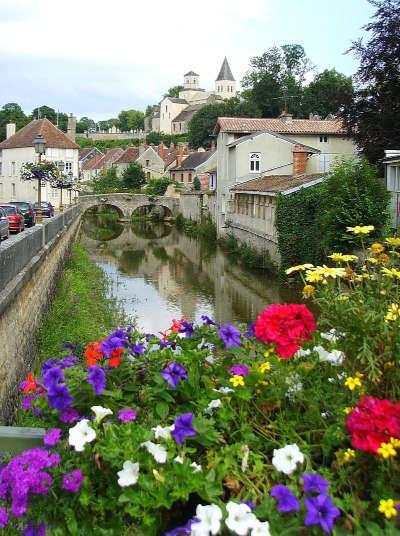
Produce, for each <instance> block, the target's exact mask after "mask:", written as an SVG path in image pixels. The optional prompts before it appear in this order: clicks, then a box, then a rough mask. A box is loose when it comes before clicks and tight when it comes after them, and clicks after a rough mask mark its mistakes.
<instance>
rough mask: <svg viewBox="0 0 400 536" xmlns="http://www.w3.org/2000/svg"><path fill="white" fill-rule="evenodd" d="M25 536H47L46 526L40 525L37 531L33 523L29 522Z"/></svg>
mask: <svg viewBox="0 0 400 536" xmlns="http://www.w3.org/2000/svg"><path fill="white" fill-rule="evenodd" d="M23 536H46V525H45V524H44V523H40V525H39V526H38V528H37V530H36V529H35V525H34V524H33V522H32V521H29V522H28V524H27V525H26V527H25V529H24V533H23Z"/></svg>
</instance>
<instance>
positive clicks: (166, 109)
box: [165, 105, 168, 113]
mask: <svg viewBox="0 0 400 536" xmlns="http://www.w3.org/2000/svg"><path fill="white" fill-rule="evenodd" d="M167 112H168V106H167V105H165V113H167Z"/></svg>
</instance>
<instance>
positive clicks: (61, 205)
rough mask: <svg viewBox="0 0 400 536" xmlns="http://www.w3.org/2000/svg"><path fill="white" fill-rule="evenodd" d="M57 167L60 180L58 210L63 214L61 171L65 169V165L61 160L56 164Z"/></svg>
mask: <svg viewBox="0 0 400 536" xmlns="http://www.w3.org/2000/svg"><path fill="white" fill-rule="evenodd" d="M57 167H58V169H59V170H60V173H61V180H60V185H61V186H60V188H61V197H60V206H59V209H60V212H63V210H64V207H63V202H62V190H63V171H64V168H65V164H64V162H63V161H62V160H60V161H59V162H57Z"/></svg>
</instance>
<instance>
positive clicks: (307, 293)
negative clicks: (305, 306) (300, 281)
mask: <svg viewBox="0 0 400 536" xmlns="http://www.w3.org/2000/svg"><path fill="white" fill-rule="evenodd" d="M314 290H315V287H313V286H312V285H305V286H304V288H303V298H306V299H307V298H311V296H312V295H313V294H314Z"/></svg>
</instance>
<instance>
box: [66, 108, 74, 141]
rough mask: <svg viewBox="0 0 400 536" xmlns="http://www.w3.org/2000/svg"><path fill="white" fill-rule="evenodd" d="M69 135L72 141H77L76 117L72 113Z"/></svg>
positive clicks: (68, 126)
mask: <svg viewBox="0 0 400 536" xmlns="http://www.w3.org/2000/svg"><path fill="white" fill-rule="evenodd" d="M67 136H68V138H70V139H71V140H72V141H75V137H76V117H75V116H74V115H72V114H69V116H68V125H67Z"/></svg>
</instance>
